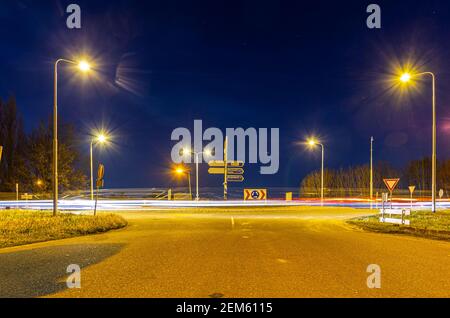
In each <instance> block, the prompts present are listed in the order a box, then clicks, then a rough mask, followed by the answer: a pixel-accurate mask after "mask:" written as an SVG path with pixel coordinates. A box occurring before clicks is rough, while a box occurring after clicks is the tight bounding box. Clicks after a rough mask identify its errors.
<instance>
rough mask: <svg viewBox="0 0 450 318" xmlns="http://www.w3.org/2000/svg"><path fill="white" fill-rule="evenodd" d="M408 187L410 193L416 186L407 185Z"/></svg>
mask: <svg viewBox="0 0 450 318" xmlns="http://www.w3.org/2000/svg"><path fill="white" fill-rule="evenodd" d="M408 189H409V192H410V193H411V194H413V192H414V190H415V189H416V186H413V185H412V186H409V187H408Z"/></svg>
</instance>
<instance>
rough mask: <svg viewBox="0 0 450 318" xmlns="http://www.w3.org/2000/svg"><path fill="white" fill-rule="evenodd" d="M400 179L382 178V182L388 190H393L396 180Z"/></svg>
mask: <svg viewBox="0 0 450 318" xmlns="http://www.w3.org/2000/svg"><path fill="white" fill-rule="evenodd" d="M399 181H400V178H395V179H383V182H384V184H385V185H386V188H388V190H389V192H392V191H394V189H395V187H396V186H397V184H398V182H399Z"/></svg>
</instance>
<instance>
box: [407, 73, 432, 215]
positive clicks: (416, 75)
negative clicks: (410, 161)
mask: <svg viewBox="0 0 450 318" xmlns="http://www.w3.org/2000/svg"><path fill="white" fill-rule="evenodd" d="M421 75H429V76H431V90H432V100H431V105H432V116H433V123H432V141H431V142H432V146H431V148H432V149H431V151H432V153H431V211H432V212H436V77H435V75H434V73H432V72H421V73H417V74H412V75H411V74H409V73H403V74H402V75H401V76H400V80H401V81H402V82H403V83H407V82H409V81H410V80H411V78H412V77H418V76H421Z"/></svg>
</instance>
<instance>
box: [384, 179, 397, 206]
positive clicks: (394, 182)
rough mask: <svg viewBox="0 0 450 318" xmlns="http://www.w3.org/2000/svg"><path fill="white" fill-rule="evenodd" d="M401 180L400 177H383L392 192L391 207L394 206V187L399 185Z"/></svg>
mask: <svg viewBox="0 0 450 318" xmlns="http://www.w3.org/2000/svg"><path fill="white" fill-rule="evenodd" d="M399 181H400V178H393V179H383V182H384V184H385V185H386V188H388V190H389V192H390V194H391V208H392V192H393V191H394V189H395V187H396V186H397V184H398V182H399Z"/></svg>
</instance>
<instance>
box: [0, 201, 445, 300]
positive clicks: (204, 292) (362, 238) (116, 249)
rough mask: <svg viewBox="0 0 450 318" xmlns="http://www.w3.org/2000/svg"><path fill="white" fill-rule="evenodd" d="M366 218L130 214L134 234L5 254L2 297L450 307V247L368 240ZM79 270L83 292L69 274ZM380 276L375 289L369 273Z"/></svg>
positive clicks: (330, 213)
mask: <svg viewBox="0 0 450 318" xmlns="http://www.w3.org/2000/svg"><path fill="white" fill-rule="evenodd" d="M367 213H368V211H367V210H354V209H348V208H347V209H342V208H327V207H324V208H320V207H316V208H306V207H286V208H277V207H272V208H265V209H261V208H252V209H247V210H243V209H242V208H234V209H229V210H227V211H224V210H219V209H216V210H214V209H209V210H202V211H200V212H199V211H198V210H195V209H185V210H163V211H145V212H137V211H132V212H122V213H121V214H122V215H124V216H125V217H126V218H127V219H128V220H129V226H128V228H125V229H121V230H118V231H113V232H109V233H105V234H100V235H93V236H85V237H79V238H71V239H65V240H60V241H53V242H46V243H38V244H32V245H28V246H23V247H14V248H6V249H1V250H0V264H1V266H0V277H1V278H2V279H1V280H0V296H1V297H437V296H439V297H449V296H450V279H449V277H450V243H449V242H443V241H434V240H428V239H421V238H415V237H408V236H399V235H387V234H376V233H367V232H363V231H361V230H358V229H355V228H353V227H351V226H349V225H347V224H346V223H345V219H347V218H350V217H355V216H357V215H363V214H367ZM70 264H78V265H80V266H81V268H82V270H81V289H68V288H67V287H66V277H67V275H68V274H67V273H66V268H67V266H68V265H70ZM370 264H377V265H379V266H380V268H381V288H380V289H370V288H368V287H367V284H366V281H367V277H368V276H369V275H370V273H367V272H366V269H367V267H368V265H370Z"/></svg>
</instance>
